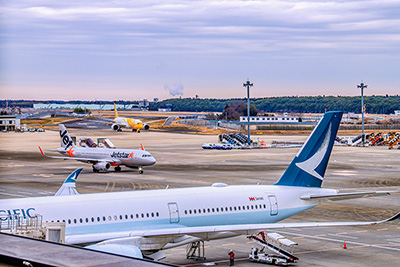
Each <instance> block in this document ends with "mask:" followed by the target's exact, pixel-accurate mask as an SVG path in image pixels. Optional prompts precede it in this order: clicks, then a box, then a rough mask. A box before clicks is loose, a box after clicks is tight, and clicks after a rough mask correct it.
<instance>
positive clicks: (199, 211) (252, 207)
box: [185, 204, 267, 215]
mask: <svg viewBox="0 0 400 267" xmlns="http://www.w3.org/2000/svg"><path fill="white" fill-rule="evenodd" d="M266 208H267V205H265V204H259V205H247V206H245V205H243V206H233V207H220V208H219V207H218V208H207V209H205V208H203V209H193V210H192V209H190V210H185V214H186V215H187V214H189V215H190V214H202V213H203V214H205V213H215V212H229V211H246V210H255V209H256V210H258V209H266Z"/></svg>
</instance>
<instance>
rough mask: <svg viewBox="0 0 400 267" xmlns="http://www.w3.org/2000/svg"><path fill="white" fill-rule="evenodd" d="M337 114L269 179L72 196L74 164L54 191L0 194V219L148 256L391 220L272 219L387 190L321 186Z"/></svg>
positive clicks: (119, 251) (114, 250)
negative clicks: (277, 232)
mask: <svg viewBox="0 0 400 267" xmlns="http://www.w3.org/2000/svg"><path fill="white" fill-rule="evenodd" d="M341 117H342V112H327V113H326V114H325V115H324V116H323V118H322V120H321V121H320V122H319V124H318V125H317V127H316V128H315V129H314V131H313V132H312V134H311V135H310V137H309V138H308V139H307V141H306V143H305V144H304V145H303V147H302V148H301V149H300V151H299V152H298V153H297V155H296V156H295V157H294V159H293V161H292V162H291V163H290V165H289V167H288V168H287V170H286V171H285V172H284V174H283V175H282V177H281V178H280V179H279V181H278V182H277V183H275V184H274V185H260V184H257V185H226V184H223V183H216V184H213V185H212V186H209V187H192V188H176V189H168V188H166V189H159V190H143V191H128V192H109V193H95V194H81V195H79V194H77V192H76V190H75V191H74V190H71V188H72V187H73V188H74V187H75V182H74V181H76V177H77V175H78V171H79V170H77V171H75V172H74V173H72V174H71V177H72V178H71V179H69V181H70V182H68V185H63V186H64V188H63V190H61V191H62V192H64V193H59V196H48V197H31V198H20V199H15V198H14V199H2V200H0V219H1V222H5V221H6V220H8V219H10V218H13V216H17V215H18V216H22V217H31V216H32V215H33V214H40V215H42V216H43V217H42V218H43V221H47V222H65V224H66V239H65V240H66V243H68V244H85V245H88V244H90V245H89V246H87V248H90V249H96V250H101V251H107V252H111V253H116V254H122V255H129V256H133V257H142V256H143V255H145V256H147V257H150V258H153V259H161V258H162V257H163V253H162V250H163V249H168V248H173V247H176V246H181V245H184V244H188V243H191V242H195V241H201V240H205V241H208V240H214V239H221V238H228V237H233V236H238V235H251V234H256V233H259V232H261V231H268V230H269V231H271V230H273V229H283V228H299V227H321V226H333V227H335V226H358V225H373V224H378V223H384V222H388V221H393V220H396V219H398V218H399V217H400V213H398V214H396V215H395V216H393V217H391V218H388V219H385V220H381V221H353V222H303V223H286V222H279V221H281V220H283V219H285V218H288V217H291V216H293V215H295V214H298V213H300V212H302V211H305V210H308V209H310V208H312V207H315V206H317V205H318V204H320V203H321V202H322V201H324V200H342V199H352V198H359V197H369V196H377V195H387V194H390V191H370V192H353V193H340V192H339V191H338V190H335V189H326V188H321V184H322V182H323V180H324V176H325V171H326V168H327V165H328V160H329V157H330V154H331V151H332V147H333V143H334V140H335V137H336V134H337V130H338V127H339V124H340V120H341ZM61 134H62V136H64V137H63V139H65V140H66V141H65V142H64V147H65V148H68V147H70V146H71V145H70V138H69V137H65V136H66V134H64V131H61ZM171 175H173V174H171ZM67 180H68V179H67ZM67 180H66V183H67ZM71 181H72V182H71ZM66 187H68V188H66Z"/></svg>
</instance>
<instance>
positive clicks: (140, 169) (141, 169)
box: [139, 166, 143, 174]
mask: <svg viewBox="0 0 400 267" xmlns="http://www.w3.org/2000/svg"><path fill="white" fill-rule="evenodd" d="M139 173H140V174H142V173H143V168H142V166H139Z"/></svg>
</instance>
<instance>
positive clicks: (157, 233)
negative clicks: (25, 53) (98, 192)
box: [66, 212, 400, 244]
mask: <svg viewBox="0 0 400 267" xmlns="http://www.w3.org/2000/svg"><path fill="white" fill-rule="evenodd" d="M399 218H400V212H399V213H397V214H396V215H394V216H392V217H390V218H388V219H385V220H381V221H366V222H305V223H266V224H237V225H215V226H198V227H176V228H165V229H154V230H139V231H125V232H114V233H106V234H98V233H97V234H85V235H79V236H78V235H74V236H68V237H66V243H67V244H82V243H95V242H99V241H103V240H107V241H103V242H102V243H107V242H108V243H109V242H112V243H113V244H117V243H119V241H118V240H122V239H123V242H124V243H126V242H129V238H132V239H137V238H138V237H143V238H151V237H168V236H170V237H171V238H176V237H179V236H183V235H191V236H198V237H200V238H202V239H207V238H208V236H209V235H211V234H215V233H224V232H225V233H226V232H232V233H236V234H246V235H251V234H255V233H258V232H260V231H264V230H269V229H284V228H304V227H328V226H361V225H375V224H379V223H384V222H389V221H394V220H397V219H399Z"/></svg>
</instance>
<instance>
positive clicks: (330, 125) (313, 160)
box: [276, 111, 343, 187]
mask: <svg viewBox="0 0 400 267" xmlns="http://www.w3.org/2000/svg"><path fill="white" fill-rule="evenodd" d="M342 114H343V112H338V111H331V112H327V113H325V115H324V116H323V118H322V119H321V120H320V122H319V123H318V125H317V126H316V127H315V128H314V131H313V132H312V133H311V135H310V136H309V137H308V139H307V141H306V142H305V144H304V145H303V147H302V148H301V149H300V151H299V153H297V155H296V156H295V157H294V159H293V160H292V162H291V163H290V165H289V167H288V168H287V169H286V171H285V173H284V174H283V175H282V177H281V179H280V180H279V181H278V182H277V183H276V185H285V186H301V187H321V184H322V181H323V179H324V175H325V171H326V167H327V166H328V161H329V157H330V155H331V152H332V147H333V143H334V139H335V137H336V134H337V131H338V129H339V124H340V120H341V118H342Z"/></svg>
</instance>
